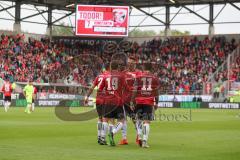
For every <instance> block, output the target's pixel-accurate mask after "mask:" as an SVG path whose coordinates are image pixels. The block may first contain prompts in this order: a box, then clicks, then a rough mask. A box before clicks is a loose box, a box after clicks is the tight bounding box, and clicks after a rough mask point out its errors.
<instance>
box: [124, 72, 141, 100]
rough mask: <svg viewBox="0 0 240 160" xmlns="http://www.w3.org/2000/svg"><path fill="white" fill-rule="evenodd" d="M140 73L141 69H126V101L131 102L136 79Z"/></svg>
mask: <svg viewBox="0 0 240 160" xmlns="http://www.w3.org/2000/svg"><path fill="white" fill-rule="evenodd" d="M138 73H139V71H134V72H130V71H126V72H125V73H124V78H125V83H126V87H125V89H124V92H123V99H124V103H130V101H131V98H132V95H133V91H134V90H135V81H136V76H137V74H138Z"/></svg>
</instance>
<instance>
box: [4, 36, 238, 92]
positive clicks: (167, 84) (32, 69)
mask: <svg viewBox="0 0 240 160" xmlns="http://www.w3.org/2000/svg"><path fill="white" fill-rule="evenodd" d="M24 40H25V41H24ZM0 44H1V46H0V60H1V66H0V69H1V74H0V75H1V77H2V78H3V79H4V78H5V77H6V76H8V77H9V78H10V80H11V81H20V82H26V81H27V80H28V79H29V78H30V79H33V80H34V81H36V82H39V83H44V82H45V83H48V82H52V83H63V82H65V81H71V82H74V83H75V84H82V85H89V84H90V83H91V82H92V80H93V78H94V77H95V76H96V75H97V74H99V71H100V70H101V69H102V68H104V64H106V63H109V61H110V59H111V54H109V53H106V52H104V50H103V44H101V43H98V44H95V45H94V47H93V46H91V45H87V44H86V43H81V42H80V41H68V40H63V41H55V42H50V41H49V39H47V38H42V39H41V40H35V39H33V38H31V37H29V38H28V40H26V38H25V36H24V34H22V35H19V34H17V35H15V36H14V35H4V34H2V35H1V39H0ZM236 47H237V42H236V40H235V39H232V40H230V41H229V40H227V39H226V38H225V37H224V36H221V37H213V38H212V39H209V38H208V37H205V38H203V39H201V40H199V39H198V38H197V37H175V38H166V39H158V40H157V39H152V40H149V41H144V42H143V43H142V44H139V43H137V42H133V43H132V47H131V48H129V50H128V51H127V54H128V56H131V57H135V58H136V59H137V62H138V63H141V62H151V63H152V65H153V71H154V73H155V74H156V75H158V76H159V78H160V81H161V83H162V84H163V85H162V86H163V87H162V89H161V91H162V92H163V93H167V94H173V93H174V94H199V92H200V91H201V90H202V88H203V83H204V82H206V81H207V79H208V75H211V74H212V73H214V72H215V71H216V69H217V68H218V67H219V66H220V65H221V64H222V63H223V62H224V60H225V59H226V57H227V56H228V54H230V53H231V52H232V51H233V50H234V49H235V48H236ZM74 49H77V52H73V51H72V50H74ZM87 54H90V55H95V56H97V57H98V58H97V61H98V63H96V62H95V61H94V62H93V61H92V60H91V59H89V60H86V61H87V62H88V63H92V64H91V65H88V66H86V65H83V63H82V64H76V63H74V61H71V60H72V59H73V57H76V56H78V55H87ZM239 59H240V58H238V59H237V61H236V64H234V67H233V70H232V74H231V79H234V80H236V81H239ZM84 64H86V62H85V63H84ZM100 64H102V65H100ZM89 66H91V67H89ZM61 68H65V70H61V72H55V71H56V70H58V69H61ZM66 68H67V69H66ZM66 77H67V78H66ZM216 78H217V80H221V81H225V80H227V74H226V72H219V73H218V75H217V76H216Z"/></svg>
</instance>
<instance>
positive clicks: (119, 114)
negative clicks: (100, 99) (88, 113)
mask: <svg viewBox="0 0 240 160" xmlns="http://www.w3.org/2000/svg"><path fill="white" fill-rule="evenodd" d="M102 113H103V117H104V118H113V119H123V118H124V111H123V106H115V105H104V107H103V112H102Z"/></svg>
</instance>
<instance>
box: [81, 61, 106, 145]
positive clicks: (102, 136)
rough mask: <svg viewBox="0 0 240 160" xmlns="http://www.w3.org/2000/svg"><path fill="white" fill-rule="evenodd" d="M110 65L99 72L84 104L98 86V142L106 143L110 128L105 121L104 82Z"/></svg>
mask: <svg viewBox="0 0 240 160" xmlns="http://www.w3.org/2000/svg"><path fill="white" fill-rule="evenodd" d="M108 69H109V65H108V64H106V71H103V72H102V73H101V74H99V75H98V76H97V77H96V78H95V80H94V82H93V86H92V87H91V88H90V89H89V90H88V93H87V95H86V97H85V100H84V104H87V103H88V100H89V96H90V95H91V94H92V92H93V90H94V88H95V87H97V96H96V109H97V113H98V122H97V134H98V144H100V145H106V144H107V143H106V134H107V130H108V123H106V122H103V120H102V118H103V105H104V98H105V90H104V85H103V82H104V80H105V75H106V74H107V73H108Z"/></svg>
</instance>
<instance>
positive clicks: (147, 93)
mask: <svg viewBox="0 0 240 160" xmlns="http://www.w3.org/2000/svg"><path fill="white" fill-rule="evenodd" d="M136 79H137V88H138V89H137V96H136V98H135V100H136V104H145V105H151V106H153V105H154V101H155V97H156V96H158V89H159V79H158V78H157V77H156V76H155V75H153V74H151V73H149V72H141V73H138V74H137V78H136Z"/></svg>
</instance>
